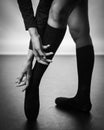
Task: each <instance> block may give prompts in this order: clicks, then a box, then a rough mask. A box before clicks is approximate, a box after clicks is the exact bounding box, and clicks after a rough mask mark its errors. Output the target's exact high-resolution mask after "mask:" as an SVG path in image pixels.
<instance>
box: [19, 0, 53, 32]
mask: <svg viewBox="0 0 104 130" xmlns="http://www.w3.org/2000/svg"><path fill="white" fill-rule="evenodd" d="M52 1H53V0H40V1H39V6H38V7H37V12H36V14H37V15H36V17H38V23H41V21H44V19H46V18H47V17H48V13H49V9H50V6H51V4H52ZM17 3H18V5H19V9H20V12H21V14H22V17H23V20H24V24H25V29H26V30H28V28H30V27H37V18H36V17H34V11H33V6H32V1H31V0H17Z"/></svg>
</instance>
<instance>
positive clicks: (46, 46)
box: [42, 44, 50, 49]
mask: <svg viewBox="0 0 104 130" xmlns="http://www.w3.org/2000/svg"><path fill="white" fill-rule="evenodd" d="M42 47H43V49H47V48H49V47H50V44H48V45H43V46H42Z"/></svg>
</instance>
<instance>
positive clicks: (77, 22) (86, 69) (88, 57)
mask: <svg viewBox="0 0 104 130" xmlns="http://www.w3.org/2000/svg"><path fill="white" fill-rule="evenodd" d="M68 25H69V30H70V33H71V36H72V38H73V40H74V41H75V43H76V57H77V69H78V91H77V94H76V96H75V97H74V98H57V99H56V104H57V105H58V106H60V107H65V108H74V109H77V110H81V111H84V112H87V111H89V110H90V109H91V106H92V105H91V101H90V89H91V88H90V87H91V77H92V71H93V65H94V50H93V45H92V40H91V37H90V29H89V21H88V1H87V0H81V1H80V2H79V3H78V5H77V6H76V8H75V9H74V10H73V12H72V13H71V15H70V16H69V19H68Z"/></svg>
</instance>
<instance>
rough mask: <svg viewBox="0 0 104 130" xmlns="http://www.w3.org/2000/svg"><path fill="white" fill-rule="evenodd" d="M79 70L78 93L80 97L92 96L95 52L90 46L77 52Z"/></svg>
mask: <svg viewBox="0 0 104 130" xmlns="http://www.w3.org/2000/svg"><path fill="white" fill-rule="evenodd" d="M76 55H77V69H78V93H77V95H79V97H84V96H86V97H89V96H90V86H91V78H92V71H93V66H94V50H93V46H92V45H88V46H85V47H82V48H79V49H77V50H76Z"/></svg>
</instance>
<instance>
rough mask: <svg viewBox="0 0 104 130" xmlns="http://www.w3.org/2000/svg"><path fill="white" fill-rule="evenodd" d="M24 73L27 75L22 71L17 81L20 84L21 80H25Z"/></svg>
mask: <svg viewBox="0 0 104 130" xmlns="http://www.w3.org/2000/svg"><path fill="white" fill-rule="evenodd" d="M24 75H25V74H24V73H21V75H20V76H19V77H18V78H17V81H16V83H18V84H20V83H21V81H22V80H23V77H24Z"/></svg>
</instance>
